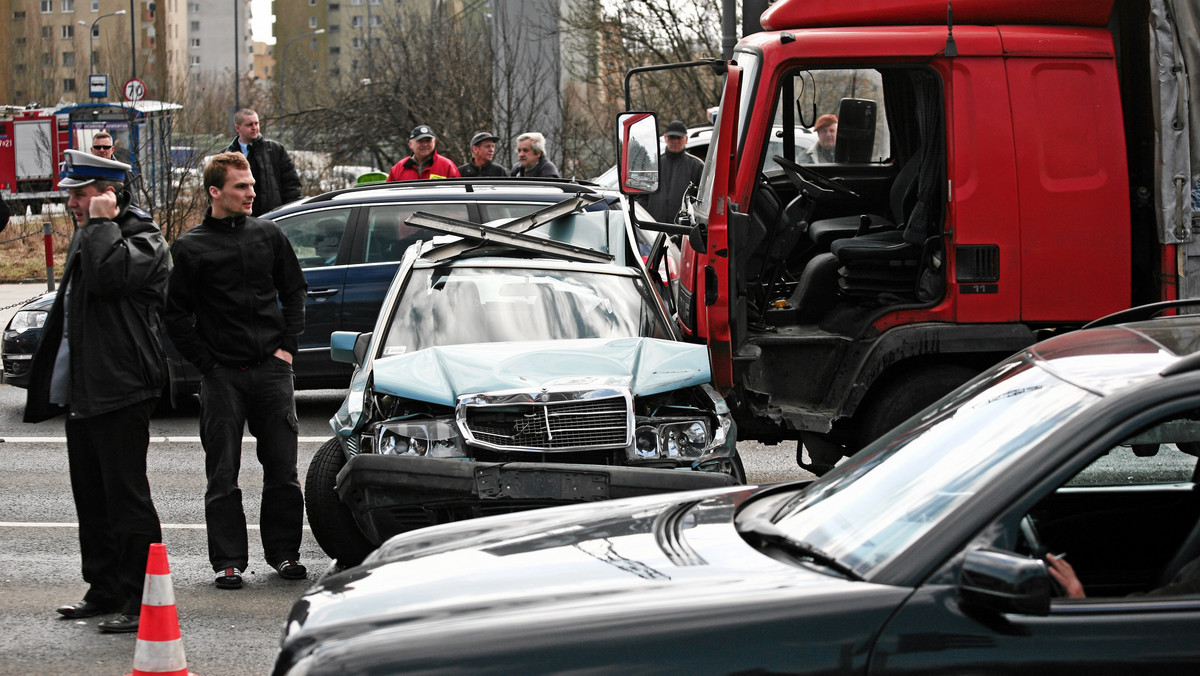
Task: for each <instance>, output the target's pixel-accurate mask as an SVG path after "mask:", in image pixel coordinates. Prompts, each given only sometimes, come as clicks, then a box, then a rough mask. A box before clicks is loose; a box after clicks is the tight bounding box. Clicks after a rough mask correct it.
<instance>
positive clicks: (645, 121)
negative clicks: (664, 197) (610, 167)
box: [617, 113, 658, 195]
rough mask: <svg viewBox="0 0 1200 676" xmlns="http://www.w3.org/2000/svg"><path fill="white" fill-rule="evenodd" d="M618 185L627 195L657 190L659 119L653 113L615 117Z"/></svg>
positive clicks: (622, 114) (625, 114)
mask: <svg viewBox="0 0 1200 676" xmlns="http://www.w3.org/2000/svg"><path fill="white" fill-rule="evenodd" d="M617 139H618V140H619V143H618V145H619V146H620V156H619V157H618V158H617V175H618V177H619V178H618V184H619V185H620V186H621V192H623V193H625V194H626V195H644V194H649V193H655V192H658V121H657V119H656V118H655V117H654V113H621V114H620V115H618V116H617Z"/></svg>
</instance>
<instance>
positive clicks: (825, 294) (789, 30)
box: [617, 0, 1200, 472]
mask: <svg viewBox="0 0 1200 676" xmlns="http://www.w3.org/2000/svg"><path fill="white" fill-rule="evenodd" d="M761 23H762V25H763V27H764V28H765V30H764V31H763V32H760V33H755V34H752V35H748V36H746V37H744V38H743V39H742V40H741V41H740V42H739V43H738V44H737V46H736V47H735V49H734V56H733V59H732V60H731V61H729V62H727V63H723V64H720V67H721V68H723V69H724V70H725V72H726V76H725V83H724V93H723V97H722V99H721V102H720V106H719V112H718V117H717V120H716V124H715V129H714V135H713V139H712V142H711V145H710V148H709V152H708V155H707V158H706V164H705V168H704V173H703V175H702V179H701V184H700V185H699V187H698V191H697V194H696V195H695V197H694V199H690V200H685V202H687V205H686V208H687V211H688V212H689V215H690V218H691V219H692V222H693V223H694V224H695V225H694V227H692V228H691V230H690V231H689V232H688V234H687V235H686V237H684V239H683V246H682V265H681V278H680V291H679V299H678V317H679V321H680V324H681V326H682V328H683V330H684V331H685V332H686V333H687V334H688V335H689V336H691V337H692V338H693V339H695V340H701V341H704V342H706V343H707V344H708V346H709V352H710V358H711V360H712V367H713V369H712V370H713V373H714V379H715V384H716V385H717V386H718V388H719V389H720V390H721V391H722V392H723V393H724V394H725V396H726V398H727V399H728V400H729V401H730V402H731V405H732V406H733V407H734V410H735V411H736V414H737V423H738V431H739V434H740V435H741V438H744V439H746V438H748V439H759V440H762V441H764V442H768V443H772V442H778V441H781V440H786V439H798V440H800V441H801V442H802V444H801V445H798V449H799V450H798V453H797V455H798V457H797V460H798V462H800V464H801V466H803V467H806V468H809V469H812V470H814V471H817V472H822V471H825V470H827V469H828V468H829V467H831V466H832V465H833V464H834V463H835V462H836V461H837V460H839V459H840V458H841V457H842V456H843V455H849V454H852V453H853V452H855V451H856V450H857V449H858V448H861V447H862V446H863V445H865V444H866V443H868V442H870V441H871V440H873V439H875V438H877V437H878V436H880V435H881V434H883V433H884V432H886V431H887V430H888V429H890V428H891V427H893V426H895V425H896V424H897V423H899V422H901V421H902V420H904V419H906V418H908V417H909V416H911V415H912V414H915V413H917V412H919V411H920V410H921V409H923V408H925V407H926V406H927V405H928V404H930V403H931V402H933V401H935V400H936V399H938V398H940V397H941V396H942V395H944V394H946V393H947V392H949V391H951V390H953V389H955V388H956V387H958V386H960V385H962V384H963V383H965V382H966V381H967V380H969V379H970V378H971V377H972V376H973V375H974V374H976V373H978V372H979V371H980V370H982V369H983V368H985V367H986V366H988V365H990V364H992V363H995V362H996V361H998V360H999V359H1001V358H1003V357H1005V356H1007V355H1009V354H1012V353H1013V352H1016V351H1019V350H1021V349H1023V348H1025V347H1027V346H1028V345H1030V344H1032V343H1033V342H1035V341H1037V340H1039V339H1040V338H1043V337H1046V336H1048V335H1050V334H1053V333H1056V332H1061V331H1067V330H1072V329H1075V328H1078V327H1080V326H1082V325H1083V324H1085V323H1087V322H1089V321H1091V320H1094V319H1096V318H1098V317H1101V316H1103V315H1106V314H1109V313H1112V312H1116V311H1119V310H1122V309H1125V308H1129V307H1130V306H1131V305H1136V304H1142V303H1146V302H1154V301H1170V300H1173V299H1177V298H1183V297H1196V296H1198V295H1200V278H1198V277H1197V275H1194V274H1192V273H1193V272H1195V271H1197V269H1198V268H1200V244H1198V243H1197V240H1196V236H1195V232H1196V229H1197V226H1198V225H1200V222H1198V219H1197V214H1198V212H1200V139H1198V138H1196V136H1195V135H1196V134H1197V130H1198V129H1200V127H1198V126H1197V125H1198V121H1200V120H1198V118H1200V109H1197V107H1196V101H1195V97H1194V96H1193V95H1192V94H1191V93H1190V89H1189V84H1190V83H1189V80H1188V78H1189V73H1192V72H1197V70H1196V69H1197V68H1200V37H1198V36H1200V26H1198V24H1200V2H1198V1H1197V0H1115V1H1114V0H1061V1H1058V2H1044V1H1042V0H952V2H949V1H947V0H779V1H778V2H776V3H775V4H773V5H772V6H771V7H770V8H769V9H768V10H767V11H766V12H765V13H764V14H763V15H762V20H761ZM627 98H628V97H627ZM825 114H835V115H837V118H838V120H837V129H836V142H835V144H834V145H833V146H832V147H831V148H828V149H827V150H828V152H829V153H830V156H829V157H828V158H826V159H824V160H820V159H818V160H816V161H814V159H813V158H811V157H798V156H796V153H794V152H793V151H792V149H793V148H794V147H795V144H794V143H792V142H791V140H792V138H794V136H797V135H799V134H801V133H807V130H809V129H810V128H811V127H812V126H814V123H815V120H816V119H817V118H818V117H820V116H822V115H825ZM617 129H618V136H619V137H620V144H619V145H620V148H621V156H620V170H621V171H620V177H621V178H620V180H621V183H622V188H623V190H624V191H625V192H627V193H629V194H637V193H642V192H650V191H653V190H654V189H655V181H656V173H655V172H656V171H657V168H656V165H655V164H654V161H653V157H654V152H655V151H656V149H657V143H656V136H657V121H656V119H655V118H654V116H653V115H652V114H647V113H644V112H638V111H629V112H626V113H622V114H621V117H620V119H619V120H618V125H617ZM774 130H782V134H783V136H784V138H783V139H782V144H781V145H780V144H779V141H780V139H778V138H775V137H776V136H778V135H779V134H778V133H776V131H774ZM772 143H774V146H772V145H771V144H772ZM769 147H778V148H779V150H778V151H776V152H777V153H778V156H773V157H767V155H768V154H769V153H768V148H769ZM646 150H648V151H649V153H647V152H644V151H646ZM647 156H649V157H650V158H651V159H650V160H647V159H646V158H647ZM776 165H777V166H776ZM1031 413H1032V412H1031Z"/></svg>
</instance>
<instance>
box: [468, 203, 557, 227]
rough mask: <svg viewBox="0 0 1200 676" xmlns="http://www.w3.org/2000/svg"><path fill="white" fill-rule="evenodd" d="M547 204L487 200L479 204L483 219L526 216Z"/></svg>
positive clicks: (492, 219) (485, 220) (491, 219)
mask: <svg viewBox="0 0 1200 676" xmlns="http://www.w3.org/2000/svg"><path fill="white" fill-rule="evenodd" d="M547 206H548V205H547V204H545V203H542V204H512V203H509V202H488V203H484V204H480V205H479V209H480V211H482V212H483V220H484V222H487V221H495V220H498V219H501V218H520V217H522V216H528V215H529V214H532V213H533V212H535V211H537V210H538V209H545V208H546V207H547Z"/></svg>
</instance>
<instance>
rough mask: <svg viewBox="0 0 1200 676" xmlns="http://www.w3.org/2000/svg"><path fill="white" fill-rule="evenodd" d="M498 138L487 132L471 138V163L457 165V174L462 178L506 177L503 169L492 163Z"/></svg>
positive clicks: (506, 173)
mask: <svg viewBox="0 0 1200 676" xmlns="http://www.w3.org/2000/svg"><path fill="white" fill-rule="evenodd" d="M499 140H500V137H499V136H496V135H495V134H493V133H491V132H488V131H481V132H479V133H478V134H476V135H474V136H472V137H471V161H470V162H467V163H466V164H460V165H458V173H460V174H462V177H463V178H476V177H487V176H497V177H498V176H508V172H507V171H505V170H504V167H502V166H500V165H498V164H496V163H495V162H493V161H492V158H494V157H495V156H496V141H499Z"/></svg>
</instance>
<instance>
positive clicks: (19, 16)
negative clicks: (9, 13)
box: [13, 10, 25, 21]
mask: <svg viewBox="0 0 1200 676" xmlns="http://www.w3.org/2000/svg"><path fill="white" fill-rule="evenodd" d="M24 18H25V10H21V11H19V12H13V21H20V20H22V19H24Z"/></svg>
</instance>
